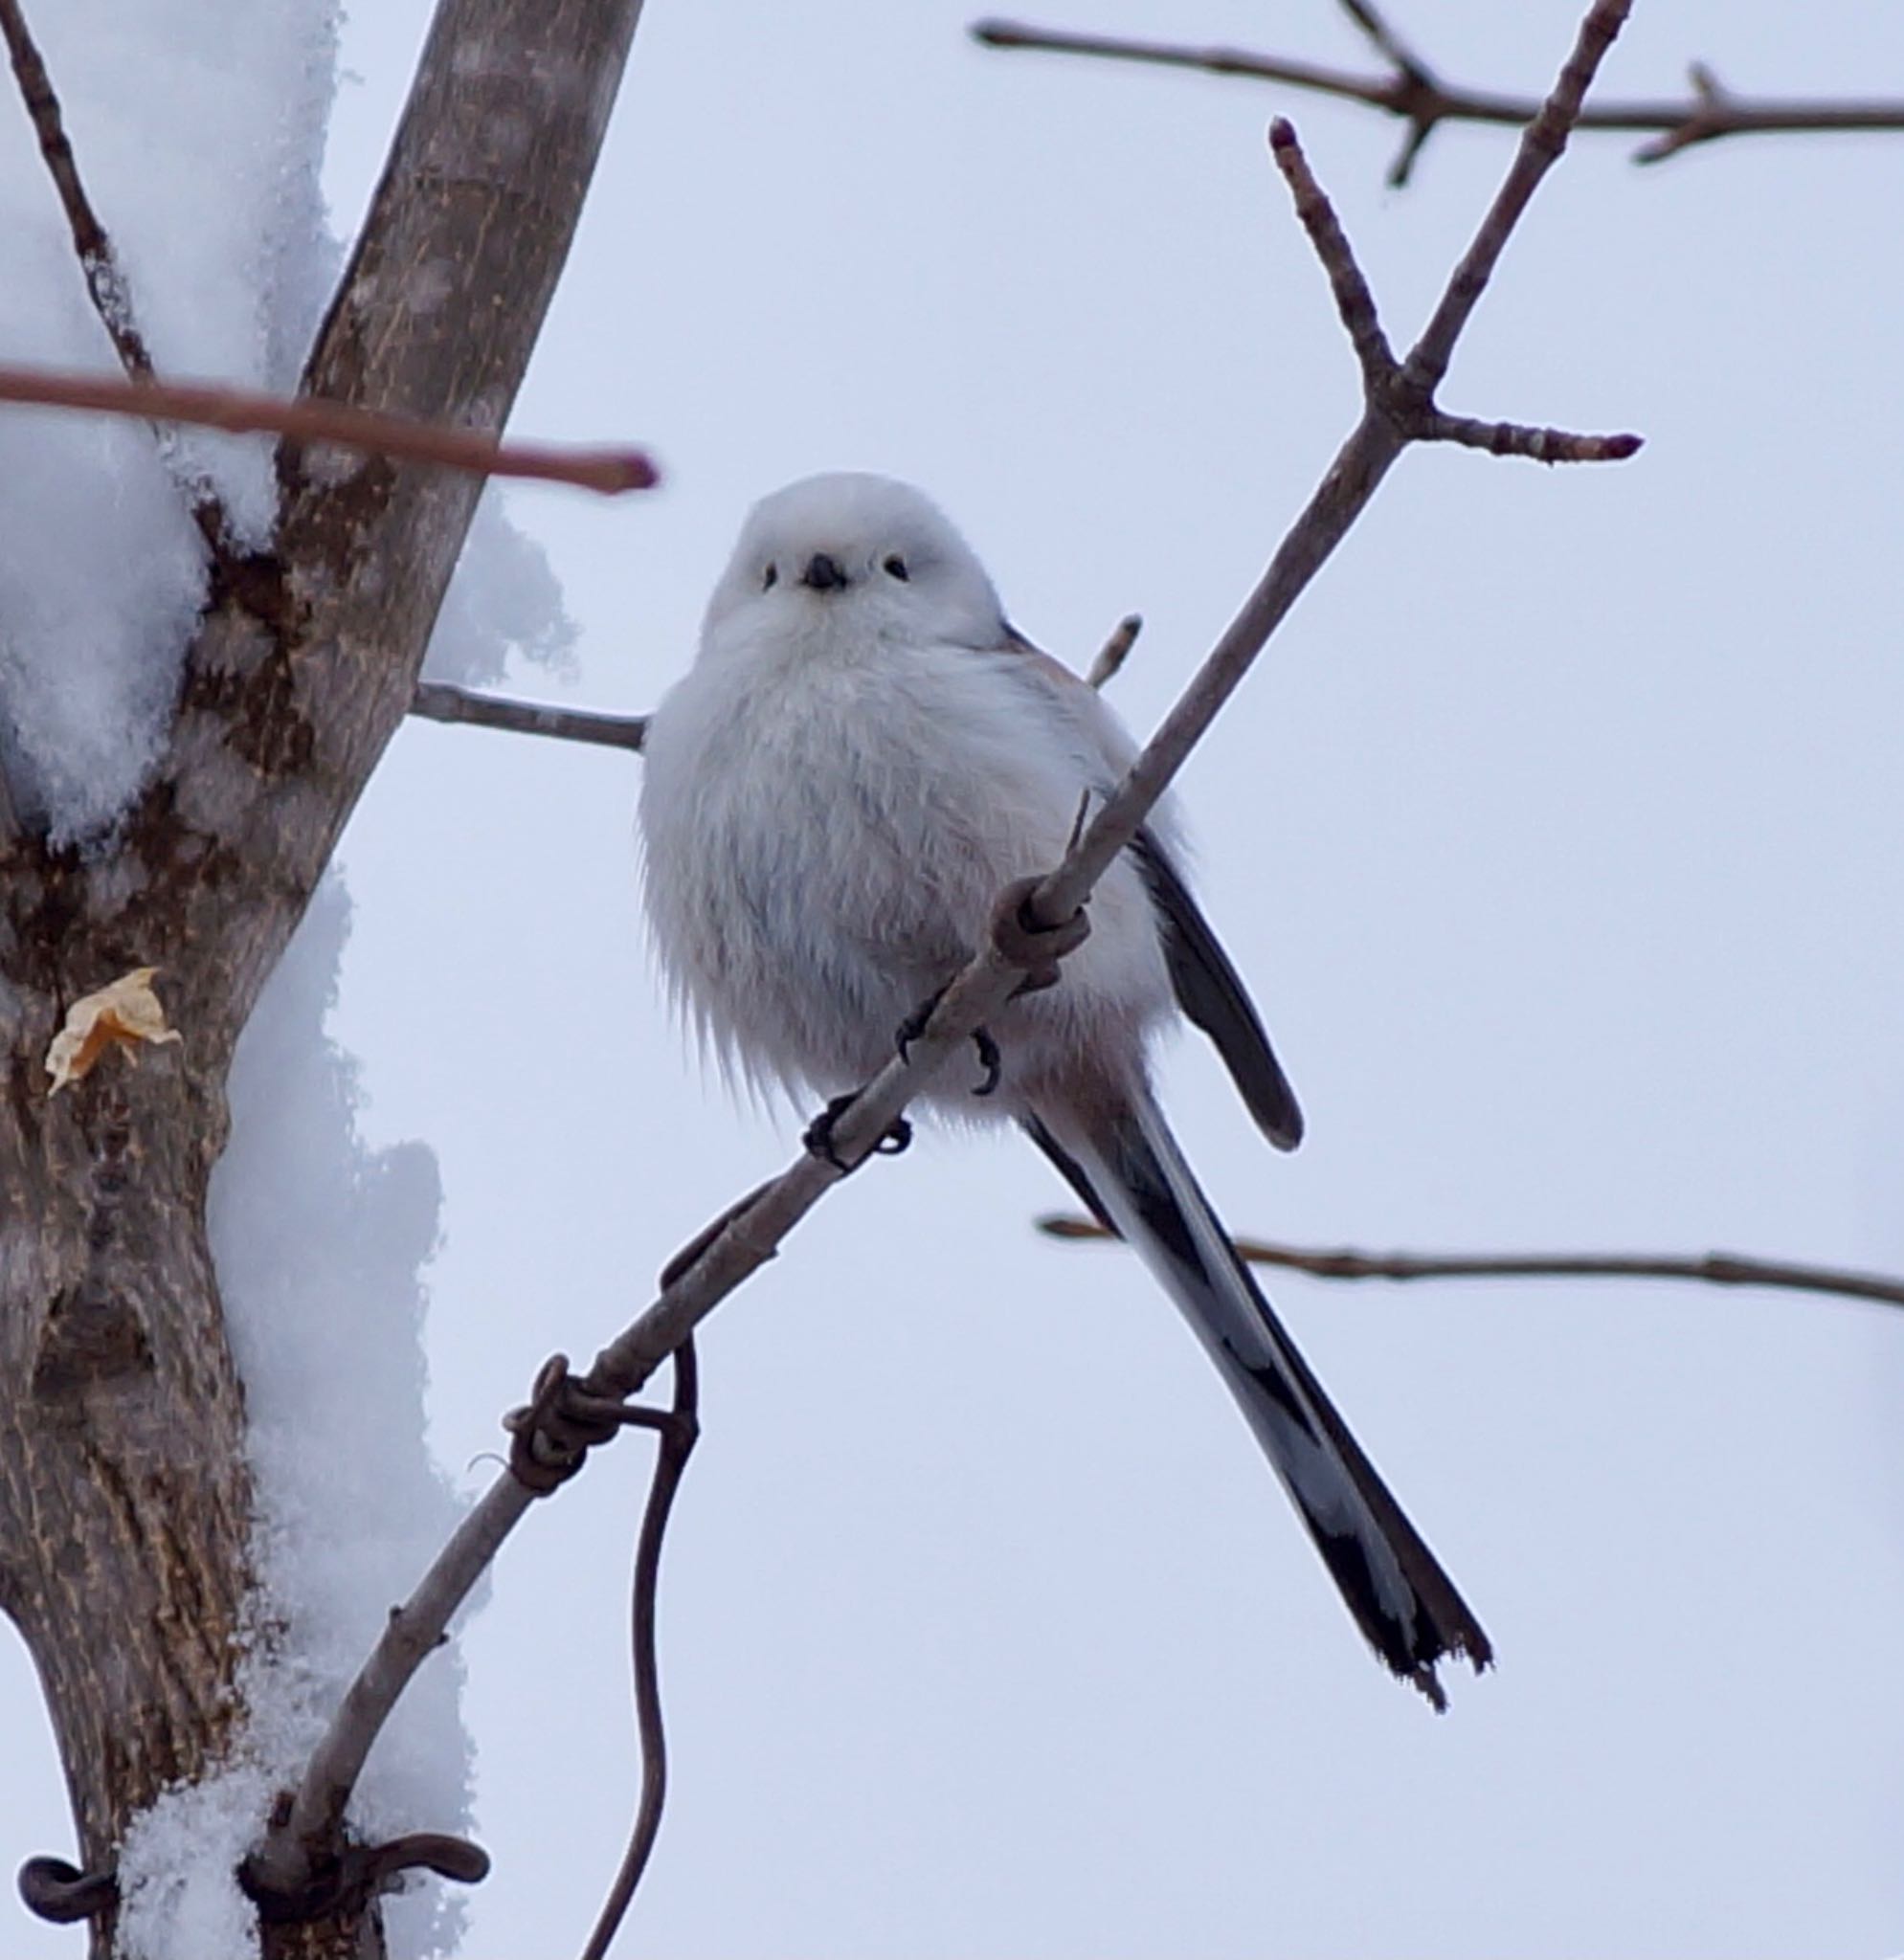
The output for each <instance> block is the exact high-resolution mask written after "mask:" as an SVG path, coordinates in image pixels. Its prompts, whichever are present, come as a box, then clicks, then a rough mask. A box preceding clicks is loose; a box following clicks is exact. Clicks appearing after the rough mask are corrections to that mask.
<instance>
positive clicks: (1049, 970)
mask: <svg viewBox="0 0 1904 1960" xmlns="http://www.w3.org/2000/svg"><path fill="white" fill-rule="evenodd" d="M1040 882H1041V880H1038V879H1035V878H1021V879H1019V881H1018V882H1017V883H1016V884H1008V885H1007V886H1006V887H1005V889H1004V890H1003V891H1002V892H1000V893H999V894H998V902H997V904H996V905H995V906H994V907H993V908H992V944H993V945H994V946H996V947H997V948H998V950H999V951H1000V952H1001V953H1003V954H1004V956H1005V957H1006V959H1008V960H1010V961H1011V962H1012V963H1013V964H1014V965H1015V966H1019V967H1021V968H1023V969H1024V978H1023V979H1022V980H1020V981H1019V984H1018V987H1017V988H1016V990H1015V991H1014V992H1013V995H1012V998H1013V999H1014V1000H1016V999H1017V998H1018V997H1019V994H1023V993H1042V991H1044V989H1045V988H1047V987H1055V986H1057V984H1058V963H1059V961H1060V960H1062V959H1064V956H1065V955H1066V954H1067V953H1074V952H1076V951H1077V949H1078V948H1079V947H1081V946H1083V945H1084V943H1085V941H1086V940H1087V939H1088V938H1089V937H1090V931H1091V923H1090V921H1089V920H1088V919H1086V917H1085V915H1084V913H1083V912H1073V913H1072V914H1071V916H1070V917H1069V918H1068V919H1066V920H1065V921H1064V923H1063V924H1058V925H1042V924H1040V923H1039V922H1038V920H1037V919H1036V918H1035V917H1034V916H1033V914H1032V911H1031V902H1032V900H1033V898H1034V897H1035V896H1036V895H1037V892H1038V887H1039V884H1040Z"/></svg>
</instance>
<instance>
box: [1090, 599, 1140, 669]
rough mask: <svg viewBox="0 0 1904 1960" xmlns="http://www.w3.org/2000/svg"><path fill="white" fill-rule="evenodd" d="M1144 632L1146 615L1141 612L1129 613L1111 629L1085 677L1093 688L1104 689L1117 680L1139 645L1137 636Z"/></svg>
mask: <svg viewBox="0 0 1904 1960" xmlns="http://www.w3.org/2000/svg"><path fill="white" fill-rule="evenodd" d="M1143 630H1144V615H1143V614H1142V613H1141V612H1127V613H1126V614H1125V615H1124V617H1123V618H1122V619H1120V620H1119V621H1118V622H1117V624H1116V625H1115V626H1113V627H1112V628H1111V629H1110V637H1109V639H1108V640H1106V641H1105V643H1104V644H1103V646H1101V647H1100V648H1099V649H1098V652H1097V658H1096V659H1094V660H1093V661H1092V662H1091V670H1090V672H1089V673H1088V674H1086V676H1085V679H1086V680H1087V681H1089V682H1090V684H1091V685H1092V686H1093V687H1104V686H1106V685H1108V684H1109V682H1110V681H1112V680H1115V679H1117V677H1118V675H1119V674H1120V673H1121V672H1122V671H1123V668H1124V662H1125V661H1126V660H1127V659H1128V658H1129V657H1130V656H1131V648H1132V647H1134V646H1135V645H1136V644H1137V635H1139V634H1140V633H1142V632H1143Z"/></svg>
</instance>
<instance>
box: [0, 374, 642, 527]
mask: <svg viewBox="0 0 1904 1960" xmlns="http://www.w3.org/2000/svg"><path fill="white" fill-rule="evenodd" d="M0 402H19V403H22V404H27V405H31V406H33V407H34V408H43V409H81V410H88V411H91V412H94V413H96V414H104V415H135V416H137V417H139V418H140V419H141V420H143V421H147V422H190V423H192V424H193V425H195V426H196V427H198V428H201V429H222V430H224V431H225V432H226V433H227V434H234V435H280V436H286V437H288V438H289V439H291V440H292V441H294V442H323V443H329V444H334V445H335V446H337V447H338V448H341V449H354V450H359V451H362V452H363V453H364V454H366V455H369V456H382V457H392V458H393V459H394V460H396V461H398V462H417V463H441V464H443V465H444V466H445V467H446V468H449V469H453V470H466V471H468V472H470V473H471V474H472V475H474V476H479V477H526V478H530V479H534V480H536V481H539V482H545V483H572V484H574V485H575V486H576V487H577V488H578V489H582V490H595V491H599V492H600V493H601V494H602V495H603V496H604V497H616V496H619V495H620V493H621V492H622V491H624V490H649V489H652V488H653V487H654V486H655V484H656V483H657V482H659V481H660V480H661V479H660V476H659V473H658V472H657V471H656V469H655V466H654V464H653V463H652V462H651V461H649V459H648V458H647V457H645V456H643V455H642V454H641V452H640V451H639V450H638V449H558V448H555V447H553V446H551V445H547V444H540V443H528V442H504V441H502V440H501V439H500V438H499V437H497V436H494V435H490V434H485V433H484V432H483V431H482V430H480V429H450V428H446V427H444V426H443V425H442V424H441V423H437V422H417V421H413V420H411V419H409V418H408V417H407V416H402V415H386V414H379V413H377V412H374V411H372V410H370V409H358V408H352V407H351V406H350V404H349V403H347V402H336V401H320V400H317V399H316V398H315V397H313V396H310V395H303V396H301V397H299V398H298V399H297V400H287V399H285V398H284V397H283V396H281V395H275V394H259V393H257V392H255V391H254V390H250V389H243V388H226V387H223V386H221V385H218V384H214V383H194V382H168V381H150V380H131V381H120V380H116V379H114V378H113V377H112V376H110V375H105V374H66V373H60V372H58V371H56V370H55V369H53V368H50V367H7V366H0Z"/></svg>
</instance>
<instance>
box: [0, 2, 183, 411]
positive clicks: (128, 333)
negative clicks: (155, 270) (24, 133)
mask: <svg viewBox="0 0 1904 1960" xmlns="http://www.w3.org/2000/svg"><path fill="white" fill-rule="evenodd" d="M0 37H4V38H5V40H6V43H7V56H8V59H9V60H10V61H11V63H12V67H13V75H14V78H15V79H16V80H17V81H18V82H19V85H20V97H21V100H23V101H24V102H25V103H26V107H27V115H28V117H29V118H30V120H31V121H32V123H33V125H34V135H35V136H36V137H37V138H38V139H39V153H40V155H41V156H43V157H44V158H45V159H46V167H47V171H48V173H49V174H50V175H51V177H52V178H53V185H54V189H56V191H57V192H58V193H59V204H60V209H61V210H62V211H64V212H65V213H66V222H67V224H68V226H69V227H70V228H71V230H72V233H73V249H74V251H75V252H77V253H78V256H79V269H80V271H81V272H83V273H84V274H85V276H86V290H87V291H88V292H89V293H90V294H91V295H92V299H93V306H94V310H95V311H96V312H97V313H98V314H99V316H100V320H101V323H103V325H104V327H105V330H106V332H107V333H108V334H109V335H110V336H111V338H112V345H113V348H114V351H115V352H116V353H117V354H118V355H119V360H120V365H121V366H122V367H123V368H124V369H125V371H126V373H128V374H131V375H135V376H137V375H149V374H150V373H151V372H152V356H151V354H150V353H149V352H148V351H147V349H146V341H145V337H144V336H143V335H142V334H141V333H140V331H139V325H138V323H137V322H136V321H135V320H134V318H133V315H132V296H131V292H130V290H129V289H128V287H127V285H126V283H125V275H124V273H123V271H122V270H121V267H120V263H119V256H118V254H117V253H115V252H114V251H113V249H112V239H111V237H110V236H109V235H108V234H107V232H106V228H105V227H104V226H103V225H102V224H101V222H100V217H99V213H98V212H96V211H95V210H94V209H93V204H92V200H91V198H89V197H88V196H87V195H86V187H85V185H84V184H83V183H82V182H81V181H80V177H79V165H78V159H77V158H76V157H75V156H74V154H73V145H72V144H71V143H70V142H69V141H68V140H67V136H66V121H65V118H64V116H63V115H62V114H61V112H60V107H59V98H58V97H57V96H56V94H55V93H54V88H53V80H52V78H51V77H50V76H49V75H48V74H47V72H46V63H45V61H44V60H42V59H41V57H40V52H39V49H38V47H37V45H36V44H35V43H34V37H33V33H32V32H31V30H30V29H29V28H28V26H27V20H26V15H25V14H24V13H23V12H21V11H20V0H0Z"/></svg>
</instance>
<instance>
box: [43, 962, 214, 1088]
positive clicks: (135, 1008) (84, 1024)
mask: <svg viewBox="0 0 1904 1960" xmlns="http://www.w3.org/2000/svg"><path fill="white" fill-rule="evenodd" d="M158 970H159V969H158V968H156V967H135V968H133V969H132V970H131V972H129V973H122V974H121V975H120V977H119V978H118V979H117V980H115V981H114V982H113V983H112V985H111V986H110V987H101V989H100V990H99V991H98V992H97V993H89V994H87V995H86V997H85V998H84V999H83V1000H76V1001H75V1002H74V1003H73V1005H72V1006H71V1007H70V1008H68V1009H67V1010H66V1025H65V1026H64V1027H63V1028H61V1029H60V1031H59V1032H58V1034H56V1036H54V1037H53V1045H52V1046H51V1047H50V1048H49V1049H48V1050H47V1051H46V1072H47V1074H48V1075H50V1076H51V1077H52V1078H53V1087H52V1088H51V1089H50V1090H49V1091H48V1094H49V1095H55V1096H56V1095H57V1094H58V1093H59V1091H60V1090H61V1089H63V1088H64V1087H65V1086H66V1084H67V1083H68V1082H77V1081H78V1080H80V1078H81V1077H83V1076H86V1075H89V1074H90V1073H91V1072H92V1066H93V1064H94V1062H96V1061H97V1060H99V1058H100V1057H101V1056H102V1055H103V1054H104V1053H105V1052H106V1050H107V1049H108V1048H115V1047H117V1048H123V1049H124V1050H125V1051H126V1053H127V1054H128V1055H131V1056H132V1057H134V1058H137V1056H138V1053H139V1043H140V1042H142V1041H153V1042H161V1041H177V1040H179V1039H180V1038H181V1036H179V1034H178V1032H177V1030H176V1029H172V1028H168V1027H167V1026H166V1011H165V1009H164V1008H163V1007H161V1006H160V1005H159V996H158V995H157V994H156V993H154V992H153V991H152V976H153V974H155V973H156V972H157V971H158Z"/></svg>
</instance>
